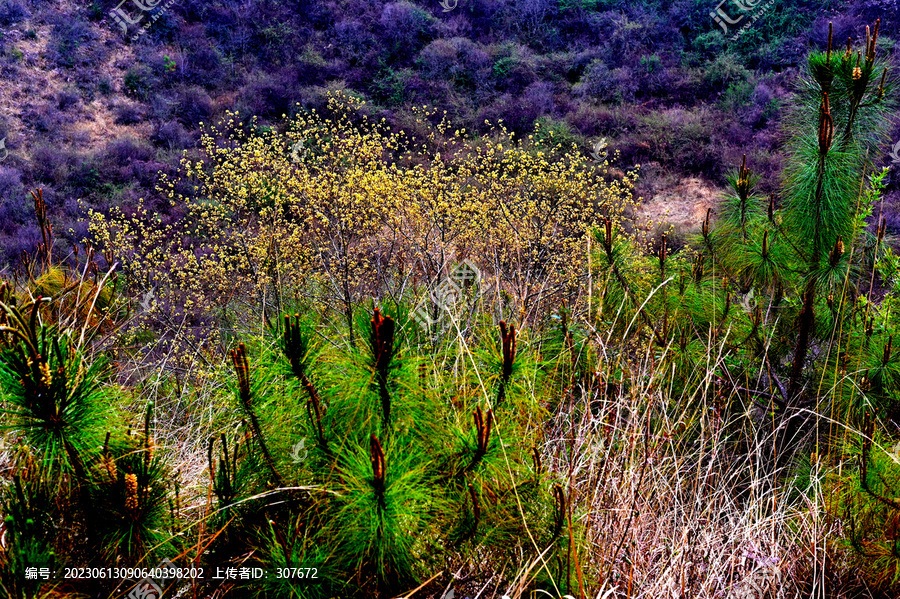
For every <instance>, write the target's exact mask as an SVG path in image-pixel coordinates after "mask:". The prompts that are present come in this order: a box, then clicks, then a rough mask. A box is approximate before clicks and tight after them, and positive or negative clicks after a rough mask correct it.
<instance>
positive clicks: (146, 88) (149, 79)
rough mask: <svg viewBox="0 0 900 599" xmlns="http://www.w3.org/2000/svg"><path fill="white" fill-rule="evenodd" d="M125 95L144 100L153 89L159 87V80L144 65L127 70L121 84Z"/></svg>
mask: <svg viewBox="0 0 900 599" xmlns="http://www.w3.org/2000/svg"><path fill="white" fill-rule="evenodd" d="M123 85H124V87H125V89H124V91H125V93H126V94H128V95H130V96H133V97H135V98H138V99H141V100H146V99H147V98H148V97H149V96H150V93H151V91H152V90H153V89H155V88H157V87H159V85H160V82H159V79H158V78H157V77H156V76H155V75H154V74H153V71H152V70H151V69H150V67H148V66H147V65H145V64H139V65H136V66H133V67H131V68H130V69H128V72H127V73H125V79H124V82H123Z"/></svg>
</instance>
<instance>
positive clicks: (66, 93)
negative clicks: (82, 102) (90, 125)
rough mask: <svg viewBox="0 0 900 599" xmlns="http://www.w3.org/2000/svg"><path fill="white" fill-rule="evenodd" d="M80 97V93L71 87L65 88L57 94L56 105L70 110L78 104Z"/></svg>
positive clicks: (61, 108)
mask: <svg viewBox="0 0 900 599" xmlns="http://www.w3.org/2000/svg"><path fill="white" fill-rule="evenodd" d="M80 97H81V96H80V94H78V93H77V92H75V91H73V90H71V89H64V90H62V91H61V92H59V93H58V94H57V95H56V107H57V108H59V109H60V110H68V109H69V108H71V107H72V106H75V105H76V104H78V100H79V99H80Z"/></svg>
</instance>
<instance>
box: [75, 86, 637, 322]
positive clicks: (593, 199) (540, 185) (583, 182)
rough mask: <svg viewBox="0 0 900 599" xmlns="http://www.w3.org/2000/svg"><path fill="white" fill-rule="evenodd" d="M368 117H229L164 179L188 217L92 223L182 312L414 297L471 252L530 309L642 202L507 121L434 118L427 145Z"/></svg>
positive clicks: (587, 164)
mask: <svg viewBox="0 0 900 599" xmlns="http://www.w3.org/2000/svg"><path fill="white" fill-rule="evenodd" d="M360 108H361V104H360V103H359V102H358V101H357V100H354V99H352V98H349V97H346V96H339V95H336V96H332V97H331V100H330V104H329V114H330V116H329V117H325V116H322V115H320V114H317V113H316V112H314V111H313V112H311V113H305V114H302V115H300V116H298V117H296V118H295V119H293V120H291V121H290V122H289V123H288V127H287V130H286V131H284V132H278V131H275V130H273V129H270V128H260V127H256V126H255V121H251V122H252V124H253V125H254V126H251V127H250V128H249V129H251V130H250V131H248V127H242V126H241V125H240V121H239V115H237V114H229V115H228V116H227V117H226V119H225V120H224V121H223V122H222V123H220V124H219V125H218V126H216V127H212V128H204V129H203V136H202V140H201V144H202V150H203V152H202V153H203V157H202V159H201V160H190V159H189V158H187V157H185V158H184V159H183V160H182V175H181V176H182V180H181V181H172V180H168V179H163V183H162V184H161V186H160V190H161V191H162V192H164V193H165V194H167V196H168V198H169V200H170V201H171V203H172V206H173V209H175V210H176V211H181V212H183V214H184V216H183V218H181V219H180V220H179V221H178V222H174V223H171V224H163V221H162V220H161V218H160V217H159V216H158V215H154V214H150V213H149V211H148V210H147V209H146V207H145V206H144V205H143V203H141V204H140V205H139V206H137V208H136V210H135V211H134V212H133V213H132V214H130V215H126V214H125V213H123V212H122V211H119V210H113V211H112V212H111V213H110V214H108V215H103V214H100V213H97V212H92V213H91V224H90V229H91V231H92V233H93V235H94V236H95V237H96V239H97V240H98V241H99V242H100V243H101V244H103V245H104V246H105V247H106V248H107V250H111V251H112V252H113V253H115V254H116V257H117V258H118V259H119V260H121V261H122V262H123V263H124V264H125V268H126V271H127V273H128V275H129V279H130V281H132V283H133V284H135V285H136V286H137V288H138V289H145V290H146V289H155V290H157V291H156V297H166V296H167V295H168V297H169V298H170V299H171V303H170V305H172V306H175V305H177V309H178V310H185V311H191V310H195V309H197V308H199V309H202V310H209V309H212V308H214V307H218V308H224V307H226V306H228V305H229V304H231V303H233V302H239V303H240V302H246V304H247V305H248V306H253V307H254V308H255V309H257V310H258V309H259V308H260V307H262V309H263V310H268V311H269V313H270V314H271V313H273V312H279V311H281V310H282V309H283V307H284V305H283V303H284V302H285V300H286V298H302V300H303V301H305V302H315V303H317V304H318V305H322V306H331V307H332V308H338V307H339V308H338V309H339V310H340V311H347V310H348V309H349V307H350V306H352V305H354V304H356V303H357V302H359V301H362V300H365V299H367V298H369V297H373V296H374V297H385V296H388V295H389V296H391V297H394V298H400V297H403V298H406V299H413V300H415V299H416V294H418V295H419V296H424V295H425V293H427V289H428V287H429V286H431V285H434V284H436V283H437V282H438V281H439V279H440V278H441V276H442V275H443V274H445V273H446V271H447V269H448V268H449V267H450V266H452V263H453V262H455V261H459V260H462V259H469V260H471V261H472V262H473V263H475V264H477V265H478V267H479V268H480V269H481V271H482V273H483V276H484V278H485V283H486V285H485V287H486V288H488V289H492V290H494V291H499V290H502V291H503V292H504V293H505V294H506V296H507V297H509V298H512V301H513V302H514V304H515V309H517V310H518V311H520V313H521V314H522V315H524V314H525V313H526V311H527V312H531V310H533V309H534V308H535V307H537V305H538V304H539V303H540V302H541V301H544V300H547V299H549V298H553V297H558V294H561V293H571V292H572V290H573V289H576V288H577V286H578V285H579V284H580V278H581V277H583V276H584V274H585V273H586V270H587V269H586V259H587V252H586V244H585V241H584V232H585V231H586V229H587V228H589V227H592V226H596V225H597V224H599V222H600V221H601V220H602V219H603V218H611V219H612V220H613V221H619V220H620V219H621V217H622V215H623V213H624V212H625V211H626V209H628V208H629V207H630V206H631V205H632V203H633V201H634V199H633V195H632V191H633V187H634V182H635V180H636V176H637V175H636V173H635V172H630V173H627V174H625V175H624V176H622V177H620V178H618V179H614V178H612V177H609V176H604V175H605V173H606V172H607V171H606V167H607V164H606V163H605V162H604V163H601V164H597V163H594V162H592V161H591V159H590V158H586V157H584V156H583V155H582V154H581V153H579V152H578V151H577V149H576V148H574V147H573V148H572V149H571V150H570V151H567V152H565V153H563V154H562V155H554V156H553V157H552V158H551V157H550V156H549V155H548V152H547V151H546V150H544V149H542V147H541V146H540V145H539V144H538V143H537V142H535V141H534V140H533V139H524V140H515V139H513V135H512V134H509V133H508V132H507V131H506V130H505V129H503V128H502V127H500V128H499V129H494V131H493V133H492V134H491V135H489V136H483V137H479V138H473V137H471V136H468V135H467V133H466V131H465V130H457V131H452V130H451V128H450V126H449V124H448V123H447V121H446V119H444V120H441V121H440V122H439V123H438V124H437V125H434V126H432V125H428V120H429V119H432V120H435V118H434V117H435V114H434V113H433V112H432V113H428V112H427V111H419V116H420V121H419V125H421V126H422V127H423V128H425V129H426V130H427V131H428V133H427V134H426V135H425V136H424V137H425V139H418V138H417V139H413V137H412V136H411V135H408V134H406V133H404V132H403V131H389V130H388V128H387V125H386V123H385V122H384V121H383V120H382V121H381V122H380V123H371V122H369V121H368V120H367V119H366V118H365V117H363V116H360ZM532 137H533V136H532ZM185 183H190V185H191V186H192V187H193V190H194V191H193V193H192V194H188V196H185V195H184V194H181V193H178V191H177V190H178V189H185V188H184V184H185Z"/></svg>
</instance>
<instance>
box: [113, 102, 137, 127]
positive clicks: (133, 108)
mask: <svg viewBox="0 0 900 599" xmlns="http://www.w3.org/2000/svg"><path fill="white" fill-rule="evenodd" d="M114 112H115V115H116V118H115V123H116V124H117V125H135V124H137V123H140V122H141V121H143V120H144V110H143V107H142V106H140V105H137V104H131V103H128V104H125V103H121V104H117V105H116V107H115V111H114Z"/></svg>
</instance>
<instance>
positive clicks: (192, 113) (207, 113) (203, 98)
mask: <svg viewBox="0 0 900 599" xmlns="http://www.w3.org/2000/svg"><path fill="white" fill-rule="evenodd" d="M174 110H175V113H176V114H177V115H178V120H179V121H180V122H181V123H183V124H184V125H185V126H187V127H196V126H197V125H198V124H199V123H201V122H203V121H208V120H209V119H210V117H211V116H212V110H213V104H212V99H211V98H210V97H209V94H207V93H206V91H204V90H203V88H201V87H196V86H192V87H187V88H184V89H182V90H180V91H179V92H178V95H177V96H176V101H175V107H174Z"/></svg>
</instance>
